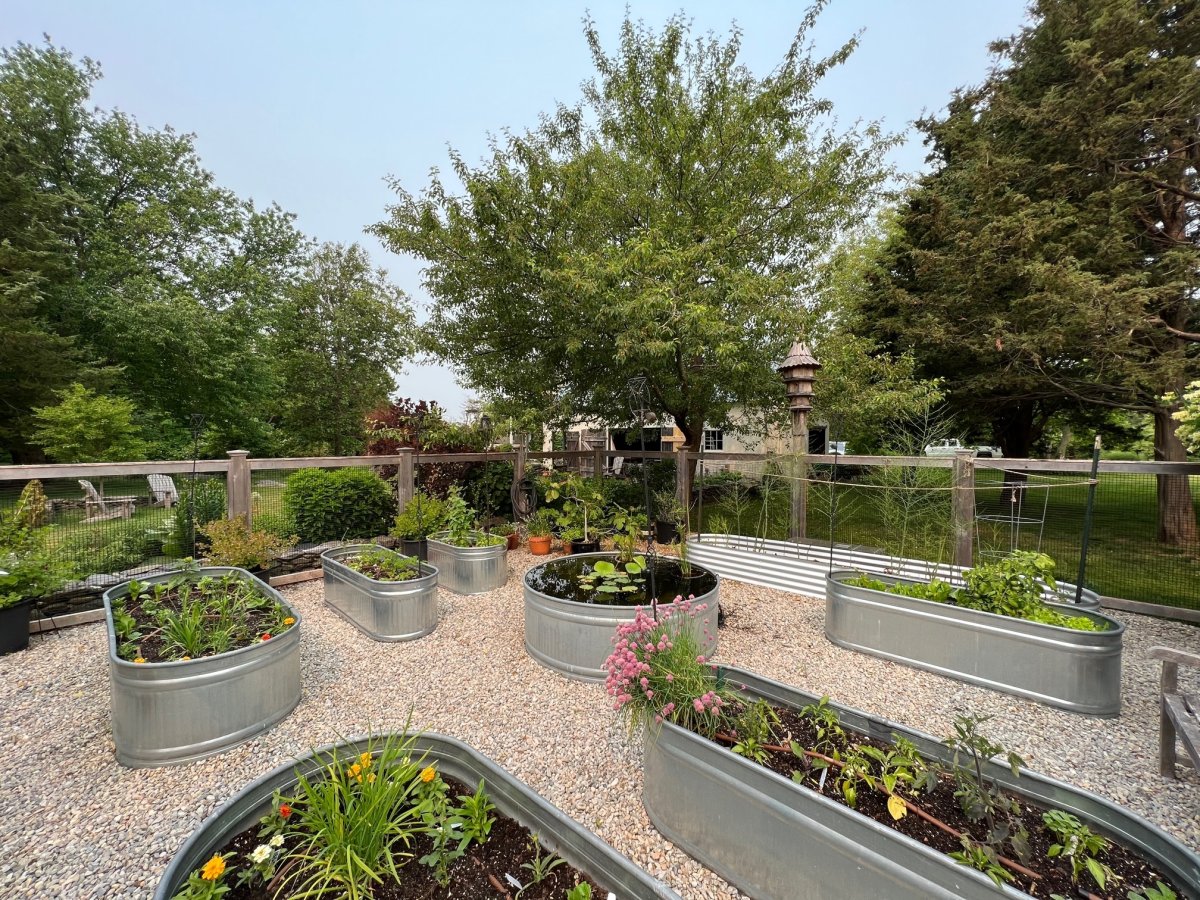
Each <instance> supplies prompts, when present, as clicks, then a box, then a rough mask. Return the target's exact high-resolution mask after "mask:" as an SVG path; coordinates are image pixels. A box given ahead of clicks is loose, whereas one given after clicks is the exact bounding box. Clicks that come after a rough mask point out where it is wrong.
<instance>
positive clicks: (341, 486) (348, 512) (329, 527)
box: [283, 468, 396, 543]
mask: <svg viewBox="0 0 1200 900" xmlns="http://www.w3.org/2000/svg"><path fill="white" fill-rule="evenodd" d="M283 505H284V509H285V510H286V511H287V513H288V515H289V516H291V517H292V520H293V521H294V522H295V523H296V533H297V534H298V535H299V536H300V539H301V540H302V541H310V542H314V543H321V542H324V541H342V540H347V539H349V538H369V537H375V536H376V535H380V534H384V533H385V532H386V531H387V530H388V526H389V524H390V523H391V522H392V519H393V517H394V516H395V511H396V503H395V499H394V497H393V495H392V490H391V488H390V487H389V486H388V484H387V482H385V481H384V480H383V479H382V478H380V477H379V476H378V475H376V474H375V472H374V471H372V470H371V469H365V468H364V469H356V468H345V469H329V470H325V469H300V470H299V471H297V472H293V473H292V474H291V475H290V476H289V477H288V480H287V488H286V490H285V491H284V494H283Z"/></svg>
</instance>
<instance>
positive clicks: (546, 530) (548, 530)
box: [525, 507, 555, 537]
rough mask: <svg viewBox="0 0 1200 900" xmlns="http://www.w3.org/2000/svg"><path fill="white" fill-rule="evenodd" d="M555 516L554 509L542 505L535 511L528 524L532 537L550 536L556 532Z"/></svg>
mask: <svg viewBox="0 0 1200 900" xmlns="http://www.w3.org/2000/svg"><path fill="white" fill-rule="evenodd" d="M554 525H555V516H554V512H553V510H550V509H546V508H545V507H542V508H541V509H539V510H538V511H537V512H535V513H534V514H533V515H532V516H531V517H530V518H529V522H528V523H527V524H526V526H525V527H526V528H527V529H528V531H529V536H530V537H550V536H551V535H552V534H554Z"/></svg>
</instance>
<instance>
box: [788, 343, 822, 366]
mask: <svg viewBox="0 0 1200 900" xmlns="http://www.w3.org/2000/svg"><path fill="white" fill-rule="evenodd" d="M796 366H811V367H812V368H814V369H819V368H820V367H821V364H820V363H819V362H817V358H816V357H815V356H813V355H812V351H811V350H809V349H808V344H806V343H804V341H796V342H795V343H794V344H792V349H791V350H790V351H788V355H787V359H785V360H784V361H783V363H782V364H781V365H780V366H779V368H780V369H791V368H794V367H796Z"/></svg>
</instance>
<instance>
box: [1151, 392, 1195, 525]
mask: <svg viewBox="0 0 1200 900" xmlns="http://www.w3.org/2000/svg"><path fill="white" fill-rule="evenodd" d="M1175 393H1176V395H1177V396H1178V395H1179V394H1182V393H1183V386H1182V385H1179V386H1178V387H1177V389H1176V391H1175ZM1178 408H1179V406H1178V404H1177V403H1176V404H1174V405H1172V406H1169V407H1158V408H1156V409H1155V410H1154V458H1155V459H1156V460H1162V461H1164V462H1186V461H1187V448H1185V447H1184V446H1183V441H1181V440H1180V439H1179V435H1178V434H1176V433H1175V429H1176V428H1177V427H1178V425H1179V423H1178V422H1176V421H1175V420H1174V419H1172V418H1171V414H1172V413H1173V412H1175V411H1176V410H1177V409H1178ZM1155 479H1156V480H1157V482H1158V539H1159V541H1161V542H1162V543H1164V544H1172V545H1173V546H1176V547H1196V546H1197V545H1198V544H1200V535H1198V534H1197V531H1196V508H1195V505H1194V503H1193V502H1192V489H1191V481H1190V479H1189V478H1188V476H1186V475H1156V476H1155Z"/></svg>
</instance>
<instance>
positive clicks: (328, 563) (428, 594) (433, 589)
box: [321, 544, 438, 641]
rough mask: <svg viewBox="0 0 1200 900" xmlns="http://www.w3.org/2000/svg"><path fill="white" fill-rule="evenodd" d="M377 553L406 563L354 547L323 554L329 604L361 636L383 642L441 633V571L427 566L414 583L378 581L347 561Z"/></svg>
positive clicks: (372, 547) (367, 547)
mask: <svg viewBox="0 0 1200 900" xmlns="http://www.w3.org/2000/svg"><path fill="white" fill-rule="evenodd" d="M366 550H371V551H372V552H378V553H384V554H387V555H390V556H394V557H396V558H397V559H399V558H400V554H398V553H395V552H394V551H392V550H387V549H385V548H383V547H379V546H376V545H375V544H350V545H348V546H345V547H338V548H336V549H334V550H326V551H325V552H324V553H322V554H321V568H322V569H323V570H324V571H325V602H326V603H328V604H329V605H330V606H331V607H332V608H333V611H334V612H336V613H337V614H338V615H340V616H342V617H343V618H344V619H347V620H348V621H349V622H350V623H351V624H353V625H354V626H355V627H356V628H358V630H359V631H362V632H363V633H364V634H366V635H368V636H370V637H372V638H374V639H375V640H377V641H412V640H416V639H417V638H421V637H424V636H425V635H427V634H429V633H430V632H431V631H433V629H434V628H436V627H437V616H438V610H437V586H438V570H437V569H436V568H435V567H434V566H431V565H428V564H426V563H421V576H420V577H419V578H412V579H410V580H408V581H377V580H375V579H374V578H368V577H367V576H366V575H364V574H363V573H362V572H358V571H356V570H354V569H352V568H350V567H349V566H348V565H346V564H345V563H344V562H343V560H345V559H347V558H349V557H354V556H357V555H358V554H360V553H362V552H364V551H366Z"/></svg>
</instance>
